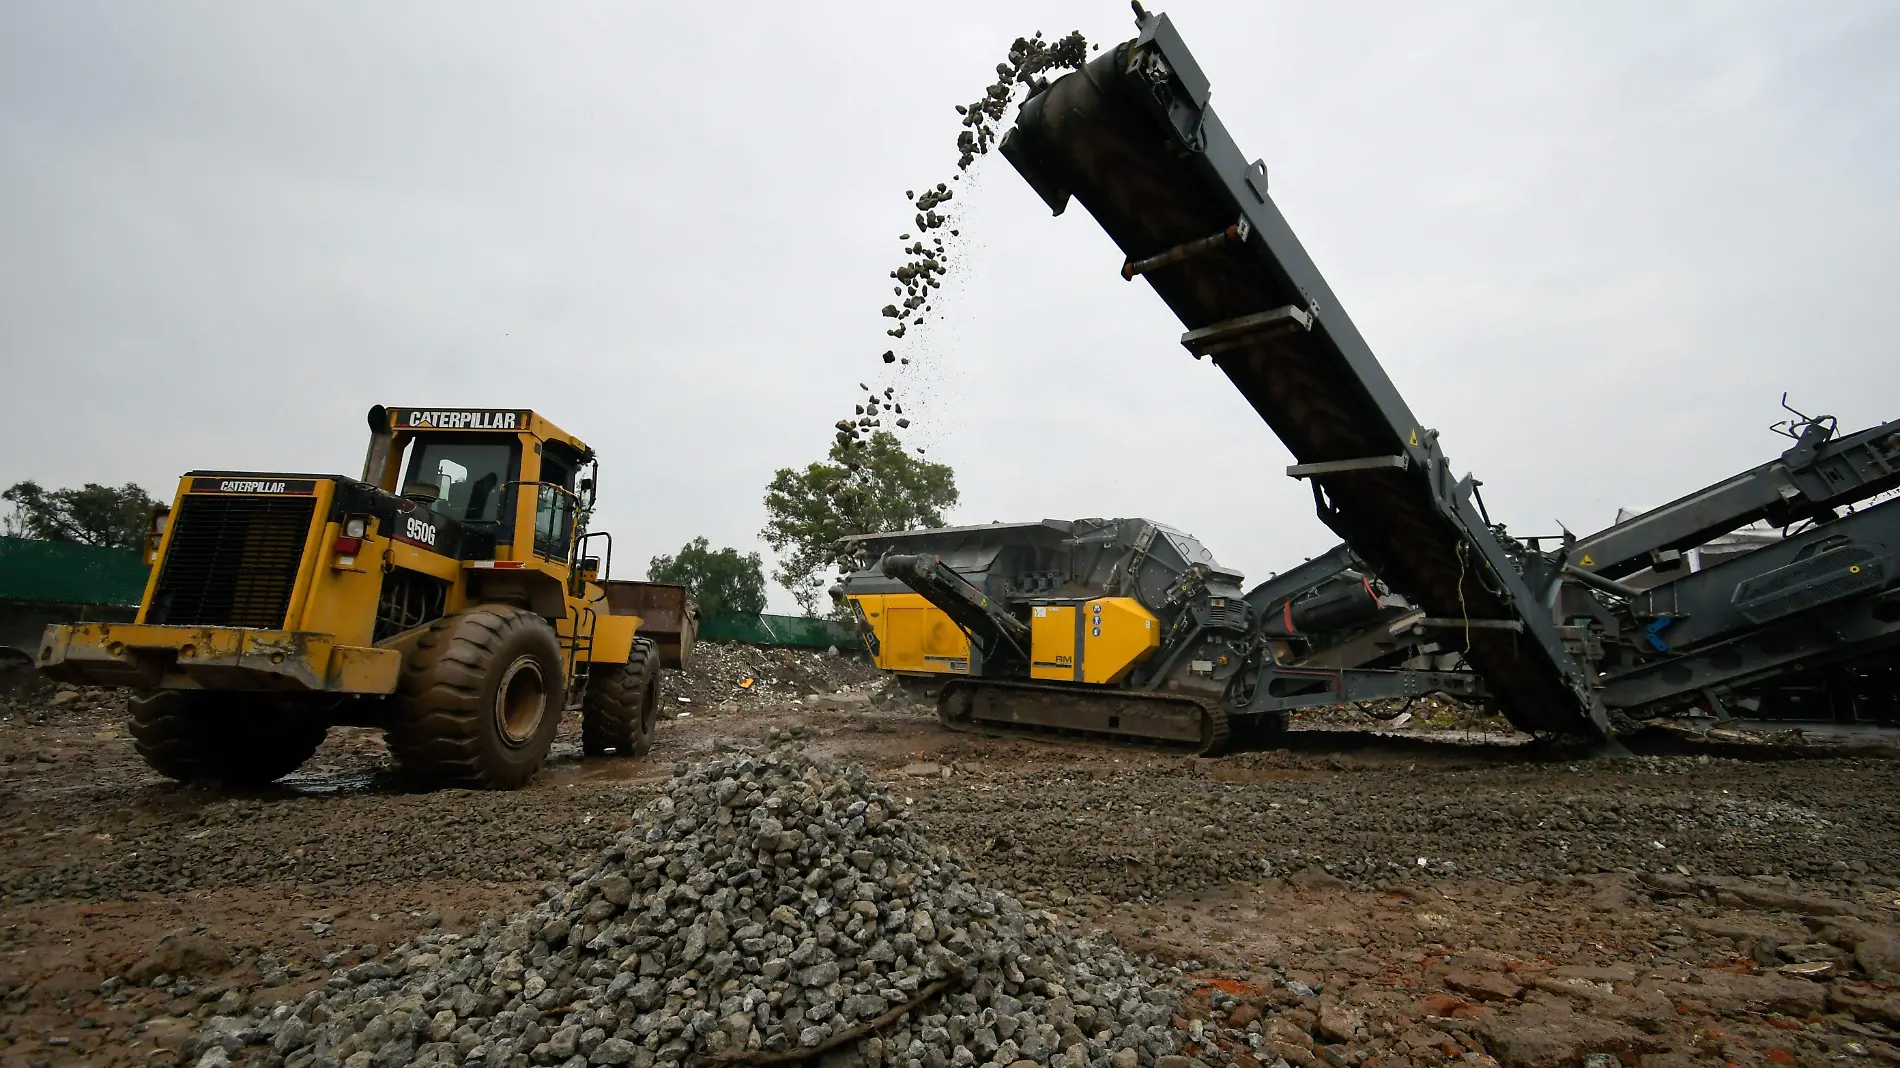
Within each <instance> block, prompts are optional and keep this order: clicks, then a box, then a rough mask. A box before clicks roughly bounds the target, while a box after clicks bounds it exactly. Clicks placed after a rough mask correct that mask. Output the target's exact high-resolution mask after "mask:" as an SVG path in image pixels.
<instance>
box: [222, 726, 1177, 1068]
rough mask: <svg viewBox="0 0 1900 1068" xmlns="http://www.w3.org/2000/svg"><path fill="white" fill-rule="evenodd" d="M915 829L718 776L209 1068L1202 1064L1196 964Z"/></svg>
mask: <svg viewBox="0 0 1900 1068" xmlns="http://www.w3.org/2000/svg"><path fill="white" fill-rule="evenodd" d="M905 815H906V814H905V812H904V810H903V809H902V807H901V806H900V805H899V804H898V803H897V802H896V801H894V800H893V799H892V798H891V797H890V796H889V795H887V794H885V793H883V792H881V791H880V790H878V789H877V788H876V787H875V786H874V785H872V784H871V782H870V781H869V780H868V779H867V777H866V775H865V772H864V771H863V770H862V769H860V768H855V767H853V768H847V769H845V770H843V771H837V772H832V771H827V770H825V769H823V768H821V767H820V766H818V765H817V764H815V763H813V762H811V761H809V760H808V759H806V758H805V757H803V756H802V755H800V754H799V753H797V752H796V751H793V750H790V749H786V748H783V747H780V748H776V749H772V750H763V751H752V752H740V753H737V754H734V755H731V756H728V757H725V758H722V759H718V760H714V761H710V762H707V763H704V764H701V765H699V766H697V767H693V768H691V769H689V770H686V771H684V772H683V773H682V774H680V775H678V776H677V777H676V778H675V779H674V780H673V781H672V783H671V784H670V785H669V787H668V789H667V791H666V792H665V794H664V795H663V796H661V797H660V798H658V799H657V800H655V801H653V802H652V803H651V804H650V805H648V806H647V808H646V810H645V812H644V813H643V814H642V816H641V818H640V819H639V820H638V822H636V823H635V825H634V826H633V827H632V828H631V829H630V830H629V831H628V832H627V833H625V834H623V835H622V836H620V838H619V839H618V840H617V841H615V842H614V844H613V845H611V846H610V847H608V848H607V849H606V850H604V851H603V852H602V853H601V854H600V856H599V859H598V861H597V863H595V864H594V865H593V866H591V867H589V868H585V869H583V870H580V871H577V872H575V873H573V874H572V875H571V876H570V877H569V878H568V880H567V882H566V884H565V885H557V886H553V887H550V888H549V890H548V894H547V898H546V900H545V901H543V902H542V903H541V904H540V905H537V906H535V907H533V908H531V909H529V910H527V911H526V912H525V913H523V914H521V915H518V916H516V917H514V918H513V919H512V920H510V921H509V922H508V923H507V924H506V925H505V926H503V927H501V928H499V929H486V930H484V931H483V932H482V933H479V934H476V935H474V936H472V937H468V938H456V937H454V936H440V935H425V936H423V937H421V938H419V939H417V940H415V941H414V942H412V943H410V944H408V945H406V946H402V947H399V948H398V949H396V950H395V951H394V952H392V953H390V954H388V955H386V956H385V957H384V958H383V959H381V960H375V961H369V962H365V963H363V964H358V965H356V966H354V967H351V968H349V969H347V970H342V969H339V971H338V972H337V973H336V974H335V975H334V976H333V977H332V978H331V979H330V980H329V982H328V984H327V986H326V987H325V988H324V989H323V990H321V991H314V992H312V993H311V994H310V995H308V996H307V997H305V998H304V999H303V1000H301V1001H299V1002H297V1003H295V1004H282V1005H278V1006H275V1007H273V1008H271V1009H270V1010H269V1011H268V1013H267V1014H265V1015H264V1016H263V1017H262V1018H261V1019H259V1018H254V1017H225V1016H219V1017H213V1018H212V1019H211V1020H209V1021H208V1022H207V1023H206V1024H205V1025H204V1027H203V1028H202V1030H201V1032H200V1039H201V1047H202V1049H203V1051H204V1052H203V1053H202V1054H201V1058H200V1060H199V1061H198V1063H199V1064H200V1065H201V1066H203V1068H217V1066H218V1065H220V1064H224V1063H230V1062H232V1061H233V1060H234V1059H235V1058H239V1057H244V1056H246V1055H255V1056H257V1057H258V1059H260V1060H262V1061H263V1062H264V1063H267V1064H272V1065H276V1064H280V1063H281V1064H282V1065H284V1066H287V1068H305V1066H310V1068H329V1066H339V1065H340V1066H345V1068H372V1066H377V1068H381V1066H396V1065H404V1064H420V1065H426V1064H472V1065H483V1066H493V1068H501V1066H517V1068H518V1066H525V1065H530V1064H533V1065H555V1064H558V1065H564V1066H567V1068H581V1066H584V1065H623V1064H625V1065H634V1066H636V1068H649V1066H652V1065H678V1064H684V1063H688V1062H689V1061H690V1062H694V1063H703V1062H706V1061H709V1060H710V1061H717V1062H725V1063H735V1062H736V1063H748V1062H749V1063H767V1062H768V1061H770V1060H771V1059H772V1058H771V1057H770V1055H772V1054H789V1053H792V1052H795V1051H809V1052H811V1053H813V1054H816V1053H818V1052H821V1051H823V1050H825V1049H827V1048H830V1047H832V1046H836V1048H837V1049H838V1051H839V1052H837V1053H836V1054H834V1055H833V1060H832V1062H831V1063H835V1064H839V1065H846V1064H849V1065H865V1066H868V1068H880V1066H884V1065H890V1066H894V1068H896V1066H901V1068H972V1066H975V1065H995V1066H998V1068H1001V1066H1007V1065H1021V1064H1023V1063H1024V1062H1029V1063H1032V1064H1034V1065H1048V1066H1051V1068H1135V1066H1137V1065H1148V1066H1158V1068H1176V1066H1177V1065H1184V1064H1185V1059H1184V1058H1180V1057H1179V1056H1178V1053H1177V1051H1178V1050H1179V1048H1180V1046H1181V1043H1182V1036H1181V1035H1180V1034H1178V1033H1177V1032H1176V1031H1175V1029H1174V1027H1173V1025H1172V1022H1171V1021H1172V1018H1173V1016H1174V1012H1175V1008H1176V1005H1177V1003H1178V997H1177V994H1176V992H1175V990H1174V988H1173V984H1174V983H1175V982H1176V981H1177V980H1178V979H1179V977H1180V973H1179V971H1177V970H1173V969H1166V968H1158V967H1156V966H1155V965H1153V964H1152V963H1149V962H1144V961H1141V960H1137V959H1134V958H1132V957H1130V956H1128V955H1125V954H1124V953H1123V952H1122V951H1121V950H1120V949H1118V948H1117V947H1115V946H1114V945H1112V944H1107V943H1102V942H1093V941H1090V940H1088V939H1086V938H1078V937H1075V936H1073V935H1072V934H1070V933H1069V932H1068V931H1067V930H1066V929H1065V928H1064V927H1063V926H1062V925H1061V923H1060V921H1058V920H1057V919H1056V918H1055V917H1054V916H1052V915H1050V914H1048V913H1043V912H1031V911H1025V910H1024V909H1023V908H1022V907H1021V906H1020V905H1019V904H1018V903H1017V902H1016V901H1015V900H1013V899H1012V898H1010V897H1008V896H1006V895H1003V894H1001V893H998V892H996V891H994V890H992V889H989V888H987V887H984V886H982V885H979V884H977V883H975V882H973V881H972V880H970V879H969V878H967V877H966V876H965V874H964V873H963V871H962V870H961V869H960V868H959V867H958V866H957V864H956V863H955V862H954V861H953V860H952V859H951V858H950V855H949V854H948V852H947V851H946V850H944V849H942V848H940V847H934V846H933V845H932V844H931V843H929V842H928V841H926V840H924V839H923V838H922V837H921V836H920V835H919V834H918V833H917V832H916V831H915V830H914V829H913V828H912V827H911V826H910V825H909V824H908V823H907V822H906V819H905ZM906 1010H908V1013H906ZM780 1059H783V1058H780Z"/></svg>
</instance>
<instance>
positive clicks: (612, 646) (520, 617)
mask: <svg viewBox="0 0 1900 1068" xmlns="http://www.w3.org/2000/svg"><path fill="white" fill-rule="evenodd" d="M369 424H370V435H371V436H370V446H369V454H368V456H367V458H366V459H365V461H364V464H363V474H362V477H361V478H360V479H359V478H350V477H347V476H344V475H314V474H260V473H249V472H231V471H193V472H191V473H189V474H187V475H185V476H184V478H183V479H182V480H181V481H180V482H179V485H178V492H177V495H176V496H175V498H174V499H173V501H172V504H171V506H170V507H169V508H166V509H162V510H161V511H160V512H159V513H158V514H157V515H156V516H155V517H154V520H153V524H152V532H151V535H150V537H149V539H148V544H147V560H148V562H149V563H150V564H151V565H152V573H151V577H150V579H149V580H148V582H147V585H146V589H145V594H144V598H143V600H142V602H141V603H140V605H139V612H138V616H137V618H136V620H135V621H134V622H131V623H77V624H70V625H63V626H53V627H49V628H47V631H46V635H45V638H44V640H43V641H42V643H41V646H40V650H39V660H38V663H39V668H40V670H41V671H43V672H44V673H45V674H47V675H49V676H51V677H54V678H57V679H62V680H67V681H73V682H85V683H94V684H99V685H108V686H132V687H137V688H139V689H140V690H141V691H143V692H142V693H141V694H140V695H139V696H137V697H135V698H134V699H133V700H132V702H131V733H132V738H133V742H134V745H135V746H136V747H137V749H138V752H139V754H140V756H142V757H143V758H144V759H145V761H146V763H147V764H149V765H150V766H151V767H152V768H153V769H154V770H156V771H158V772H159V773H160V774H163V775H166V776H169V777H171V778H174V779H178V780H181V781H192V780H197V779H219V780H222V781H224V782H226V783H230V784H259V783H266V782H271V781H274V780H276V779H278V778H281V777H283V776H284V775H287V774H289V773H290V772H291V771H292V770H294V769H295V768H296V767H297V766H298V765H299V764H301V763H303V762H304V760H306V759H307V758H309V756H310V755H311V753H313V752H315V750H316V748H317V746H318V745H319V744H320V743H321V742H322V741H323V738H324V734H325V732H326V731H327V729H328V728H329V727H330V726H333V725H339V724H348V725H354V726H369V727H380V728H382V729H383V730H384V732H385V737H386V739H387V740H388V744H389V748H390V751H391V752H392V753H394V754H395V756H396V758H397V760H398V761H399V762H400V763H401V765H402V766H403V768H404V769H405V771H407V772H408V773H410V775H411V776H412V777H414V778H415V779H417V780H419V781H421V782H423V783H426V784H429V785H436V786H456V787H469V788H487V789H512V788H515V787H519V786H521V785H523V784H525V783H526V782H527V781H528V780H529V779H530V778H531V777H533V775H534V774H535V772H536V771H537V770H539V769H540V767H541V765H542V763H543V762H544V761H545V760H546V757H547V753H548V747H549V745H550V744H551V743H552V741H553V739H554V734H555V731H556V729H557V727H558V725H559V722H560V719H561V716H562V715H563V714H564V713H567V712H579V713H581V714H582V747H583V749H584V751H585V752H586V753H588V754H589V755H599V754H606V753H610V752H611V753H617V754H621V755H629V756H637V755H641V754H644V753H646V752H647V750H648V747H649V746H650V745H651V744H652V739H653V730H654V726H655V723H656V720H657V718H658V711H659V699H660V697H659V695H660V672H661V668H662V667H683V666H685V662H686V658H687V656H688V655H689V653H690V650H691V649H692V643H693V632H694V629H695V626H696V610H695V608H694V606H693V605H692V603H691V602H690V601H689V600H687V598H686V595H685V590H684V589H683V588H682V587H679V586H672V585H666V584H661V583H644V582H620V581H609V580H606V579H604V578H602V577H601V576H602V575H604V574H606V573H607V569H606V568H603V567H602V566H601V565H602V564H603V563H605V564H607V565H609V566H610V565H611V553H612V538H611V537H610V536H609V535H608V534H606V533H605V532H592V533H589V532H588V531H587V530H586V521H587V516H588V514H589V513H590V512H591V510H592V507H593V503H594V476H595V474H596V473H597V471H598V467H599V465H598V463H597V461H596V460H595V457H594V452H593V450H592V449H590V448H588V447H587V446H586V445H585V444H583V443H582V442H581V441H580V440H579V439H577V438H575V437H573V436H572V435H570V434H568V433H566V432H565V431H563V430H561V429H560V428H559V427H556V426H555V425H554V424H553V423H551V422H549V421H548V420H547V419H545V418H543V417H542V416H540V415H538V414H536V413H534V412H532V411H525V410H494V409H436V408H385V407H382V406H380V405H379V406H377V407H375V408H372V409H370V412H369ZM590 543H598V544H599V545H600V547H601V548H602V549H604V550H605V553H604V554H603V555H604V556H605V557H606V559H605V560H603V559H602V558H599V557H595V556H590V555H588V554H587V549H588V547H589V545H590Z"/></svg>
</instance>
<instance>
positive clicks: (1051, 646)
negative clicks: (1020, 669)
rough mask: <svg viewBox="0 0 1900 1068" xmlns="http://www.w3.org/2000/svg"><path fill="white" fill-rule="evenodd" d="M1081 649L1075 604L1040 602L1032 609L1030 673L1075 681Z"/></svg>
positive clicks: (1054, 679)
mask: <svg viewBox="0 0 1900 1068" xmlns="http://www.w3.org/2000/svg"><path fill="white" fill-rule="evenodd" d="M1080 653H1081V649H1080V643H1079V642H1077V641H1076V635H1075V606H1074V605H1072V604H1039V605H1037V606H1036V607H1034V608H1033V609H1031V610H1030V612H1029V677H1030V678H1032V679H1044V680H1047V681H1050V682H1073V681H1075V677H1076V659H1077V657H1078V656H1079V654H1080Z"/></svg>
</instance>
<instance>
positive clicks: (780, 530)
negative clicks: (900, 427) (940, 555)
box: [762, 430, 957, 615]
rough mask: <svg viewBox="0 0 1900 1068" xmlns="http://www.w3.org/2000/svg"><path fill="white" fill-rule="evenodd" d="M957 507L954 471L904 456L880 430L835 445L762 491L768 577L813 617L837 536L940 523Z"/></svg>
mask: <svg viewBox="0 0 1900 1068" xmlns="http://www.w3.org/2000/svg"><path fill="white" fill-rule="evenodd" d="M956 503H957V480H956V474H955V472H953V471H952V470H951V469H950V467H949V465H948V464H935V463H928V462H926V461H924V460H920V459H918V458H917V457H916V456H913V455H911V454H910V453H907V452H905V451H904V447H903V445H902V444H901V443H899V442H898V440H897V438H896V436H895V435H892V434H890V433H887V432H885V431H882V430H879V431H876V432H875V433H873V434H872V435H871V437H870V438H869V439H868V440H867V441H865V442H864V443H863V444H857V443H852V444H845V443H834V444H833V445H832V447H831V452H830V456H829V461H828V462H824V463H815V464H811V465H809V466H807V467H806V468H805V469H804V470H803V471H797V470H793V469H792V468H789V467H783V468H780V469H779V471H778V473H777V474H775V475H773V476H772V482H771V485H769V486H767V487H766V491H765V514H766V517H767V522H766V524H765V530H764V531H763V532H762V536H763V537H764V538H765V541H766V543H767V544H769V545H770V546H772V550H773V551H774V552H776V553H778V555H779V566H778V568H777V570H775V571H773V573H772V577H773V579H775V580H777V582H778V584H779V585H781V586H784V587H785V588H786V589H788V590H791V591H792V596H793V597H795V598H797V599H798V604H799V607H801V608H803V609H804V610H805V614H806V615H817V614H818V603H819V602H818V597H819V594H820V592H821V591H822V588H823V586H824V584H825V575H824V572H826V571H828V570H830V569H831V568H833V567H836V566H838V565H839V563H840V558H839V552H838V539H840V538H843V537H847V536H849V535H852V534H875V533H878V532H880V531H886V530H911V529H914V528H917V527H940V526H943V525H944V520H943V513H944V511H945V510H946V509H948V508H951V507H953V506H955V504H956Z"/></svg>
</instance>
